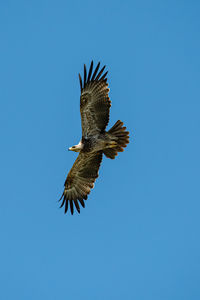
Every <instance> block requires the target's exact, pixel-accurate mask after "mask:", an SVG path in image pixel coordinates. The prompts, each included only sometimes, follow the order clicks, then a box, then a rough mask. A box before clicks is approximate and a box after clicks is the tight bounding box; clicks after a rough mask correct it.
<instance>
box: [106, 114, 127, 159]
mask: <svg viewBox="0 0 200 300" xmlns="http://www.w3.org/2000/svg"><path fill="white" fill-rule="evenodd" d="M123 125H124V123H123V122H122V121H120V120H118V121H117V122H116V123H115V125H114V126H113V127H112V128H111V129H110V130H109V131H108V134H109V135H110V136H111V137H112V136H113V137H114V139H113V140H114V141H115V142H116V143H117V146H115V147H112V148H107V149H105V150H104V151H103V152H104V154H105V156H106V157H108V158H111V159H114V158H115V156H116V155H117V153H118V152H123V151H124V149H123V148H125V147H126V146H127V144H128V143H129V132H128V131H126V127H123Z"/></svg>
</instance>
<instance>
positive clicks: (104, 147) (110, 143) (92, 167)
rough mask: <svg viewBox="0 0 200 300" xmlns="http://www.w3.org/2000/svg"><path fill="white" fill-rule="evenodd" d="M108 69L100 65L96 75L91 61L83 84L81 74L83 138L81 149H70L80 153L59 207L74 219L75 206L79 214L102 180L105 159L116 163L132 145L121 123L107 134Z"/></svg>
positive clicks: (108, 110)
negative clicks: (120, 155)
mask: <svg viewBox="0 0 200 300" xmlns="http://www.w3.org/2000/svg"><path fill="white" fill-rule="evenodd" d="M105 67H106V66H104V67H103V68H102V69H99V68H100V62H99V63H98V64H97V66H96V68H95V69H94V71H93V61H92V62H91V64H90V68H89V72H88V74H87V69H86V65H84V76H83V81H82V78H81V75H80V74H79V81H80V89H81V96H80V113H81V126H82V138H81V140H80V142H79V143H78V145H75V146H72V147H70V148H69V150H71V151H75V152H79V155H78V157H77V159H76V161H75V162H74V164H73V166H72V168H71V170H70V172H69V173H68V175H67V178H66V180H65V183H64V192H63V194H62V196H61V198H60V199H59V201H61V200H62V203H61V205H60V207H62V206H63V205H64V204H65V210H64V212H65V213H66V212H67V210H68V207H69V206H70V211H71V214H72V215H73V213H74V206H75V207H76V210H77V211H78V213H80V204H81V206H82V207H85V202H84V200H87V197H88V194H89V193H90V190H91V189H92V188H93V187H94V183H95V180H96V178H97V177H98V176H99V168H100V164H101V161H102V157H103V155H105V156H106V157H108V158H110V159H114V158H115V157H116V155H117V154H118V152H122V151H124V148H125V147H126V146H127V144H128V143H129V132H128V131H126V127H124V126H123V122H121V121H120V120H118V121H117V122H116V123H115V124H114V126H113V127H112V128H111V129H110V130H108V131H106V130H105V129H106V126H107V125H108V122H109V113H110V107H111V101H110V98H109V96H108V93H109V88H108V83H107V77H106V76H107V73H108V72H105V73H104V70H105Z"/></svg>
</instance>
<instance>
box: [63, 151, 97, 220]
mask: <svg viewBox="0 0 200 300" xmlns="http://www.w3.org/2000/svg"><path fill="white" fill-rule="evenodd" d="M101 161H102V151H99V152H96V153H93V154H89V153H82V152H81V153H79V155H78V157H77V159H76V161H75V163H74V164H73V166H72V168H71V170H70V172H69V174H68V175H67V179H66V181H65V184H64V186H65V189H64V192H63V194H62V196H61V198H60V200H62V199H63V201H62V203H61V206H60V207H62V206H63V205H64V203H65V213H66V212H67V210H68V204H70V210H71V214H72V215H73V213H74V206H73V204H74V205H75V207H76V209H77V211H78V212H79V213H80V207H79V202H80V204H81V205H82V206H83V207H85V203H84V200H86V199H87V195H88V194H89V193H90V190H91V189H92V188H93V187H94V182H95V180H96V178H97V177H98V175H99V174H98V171H99V167H100V164H101Z"/></svg>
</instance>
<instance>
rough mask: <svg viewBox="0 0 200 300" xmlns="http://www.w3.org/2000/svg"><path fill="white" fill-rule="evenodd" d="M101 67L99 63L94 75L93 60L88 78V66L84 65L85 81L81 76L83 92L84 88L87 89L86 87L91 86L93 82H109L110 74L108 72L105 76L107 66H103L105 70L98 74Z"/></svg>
mask: <svg viewBox="0 0 200 300" xmlns="http://www.w3.org/2000/svg"><path fill="white" fill-rule="evenodd" d="M99 67H100V62H98V64H97V66H96V68H95V70H94V73H93V75H92V71H93V60H92V61H91V64H90V68H89V72H88V76H87V69H86V65H85V64H84V77H83V81H82V78H81V75H80V74H79V81H80V88H81V92H82V90H83V89H84V88H86V86H87V85H88V84H89V83H93V82H95V81H96V82H97V81H102V80H104V81H105V82H106V81H107V77H106V76H107V74H108V71H106V72H105V73H104V74H103V71H104V69H105V67H106V66H103V68H102V69H101V70H100V71H99V73H98V70H99ZM91 75H92V78H91Z"/></svg>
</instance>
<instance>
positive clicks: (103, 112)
mask: <svg viewBox="0 0 200 300" xmlns="http://www.w3.org/2000/svg"><path fill="white" fill-rule="evenodd" d="M99 66H100V63H98V65H97V67H96V68H95V70H94V72H92V71H93V61H92V62H91V65H90V69H89V72H88V76H87V70H86V66H85V65H84V77H83V82H82V78H81V76H80V74H79V80H80V87H81V98H80V112H81V125H82V136H83V137H86V138H87V137H88V136H93V135H96V134H98V133H100V132H102V131H104V130H105V128H106V126H107V124H108V121H109V113H110V106H111V101H110V98H109V96H108V92H109V88H108V83H107V78H106V75H107V73H108V72H106V73H103V72H104V69H105V66H104V67H103V68H102V69H101V70H100V71H99ZM98 71H99V72H98Z"/></svg>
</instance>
